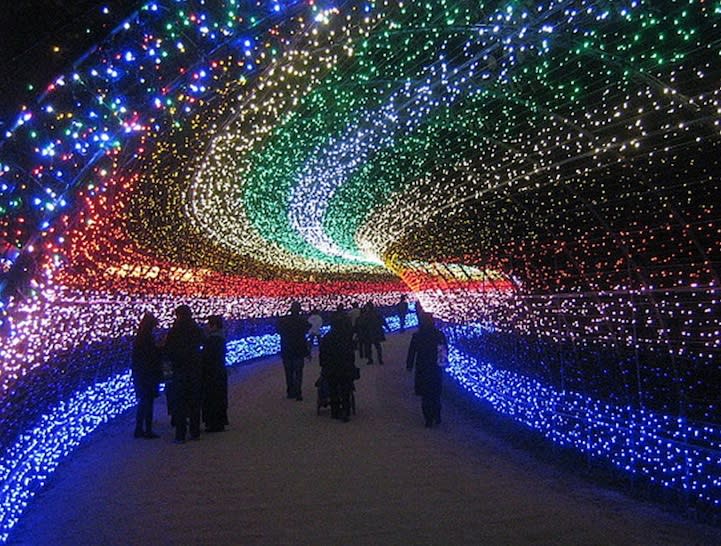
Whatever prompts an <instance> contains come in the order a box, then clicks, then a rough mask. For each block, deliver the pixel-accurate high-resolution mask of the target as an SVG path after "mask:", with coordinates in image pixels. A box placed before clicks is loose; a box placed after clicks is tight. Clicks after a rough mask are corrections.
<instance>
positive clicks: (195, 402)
mask: <svg viewBox="0 0 721 546" xmlns="http://www.w3.org/2000/svg"><path fill="white" fill-rule="evenodd" d="M188 420H189V421H190V430H189V432H190V438H191V439H197V438H199V437H200V389H199V388H198V387H197V386H195V385H194V386H192V387H191V389H190V392H189V396H188Z"/></svg>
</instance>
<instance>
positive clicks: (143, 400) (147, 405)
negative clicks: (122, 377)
mask: <svg viewBox="0 0 721 546" xmlns="http://www.w3.org/2000/svg"><path fill="white" fill-rule="evenodd" d="M157 326H158V319H156V318H155V316H153V314H152V313H145V314H144V315H143V317H142V318H141V319H140V324H139V325H138V331H137V333H136V334H135V339H134V341H133V353H132V368H131V369H132V377H133V387H134V388H135V396H136V398H137V399H138V408H137V410H136V413H135V437H136V438H159V436H158V435H157V434H155V433H154V432H153V401H154V400H155V397H156V396H157V395H158V385H159V384H160V381H161V380H162V376H163V369H162V365H161V359H160V355H161V353H160V349H159V348H158V346H157V344H156V343H155V338H154V337H153V330H155V328H156V327H157Z"/></svg>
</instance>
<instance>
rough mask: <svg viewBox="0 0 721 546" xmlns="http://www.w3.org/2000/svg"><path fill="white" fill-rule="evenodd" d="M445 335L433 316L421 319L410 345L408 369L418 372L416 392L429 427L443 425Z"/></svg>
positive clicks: (446, 344)
mask: <svg viewBox="0 0 721 546" xmlns="http://www.w3.org/2000/svg"><path fill="white" fill-rule="evenodd" d="M447 347H448V341H447V340H446V336H445V335H444V334H443V332H441V331H440V330H439V329H438V328H436V326H435V324H434V323H433V315H431V314H430V313H423V314H422V315H420V316H419V326H418V331H417V332H415V333H414V334H413V336H412V337H411V342H410V345H409V346H408V357H407V359H406V369H407V370H408V371H411V370H412V369H413V368H415V370H416V376H415V393H416V394H417V395H420V396H421V410H422V412H423V418H424V419H425V423H426V427H428V428H430V427H432V426H433V425H434V424H436V425H438V424H440V423H441V391H442V378H443V365H444V364H445V357H444V353H445V352H446V351H447Z"/></svg>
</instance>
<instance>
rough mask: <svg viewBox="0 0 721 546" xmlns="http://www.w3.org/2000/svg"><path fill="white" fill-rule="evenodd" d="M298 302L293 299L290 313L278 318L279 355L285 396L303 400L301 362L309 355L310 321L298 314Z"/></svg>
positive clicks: (299, 308) (299, 309)
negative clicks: (283, 372)
mask: <svg viewBox="0 0 721 546" xmlns="http://www.w3.org/2000/svg"><path fill="white" fill-rule="evenodd" d="M300 311H301V307H300V303H299V302H297V301H294V302H293V303H292V304H291V306H290V313H289V314H288V315H286V316H284V317H281V318H280V319H278V324H277V327H278V334H279V335H280V356H281V358H282V360H283V368H284V369H285V386H286V396H287V397H288V398H290V399H293V398H295V399H296V400H303V390H302V389H303V363H304V360H305V357H307V356H310V351H309V350H308V342H307V341H306V338H305V336H306V334H307V333H308V330H310V323H309V322H308V321H307V320H306V319H305V317H302V316H301V314H300Z"/></svg>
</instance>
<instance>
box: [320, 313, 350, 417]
mask: <svg viewBox="0 0 721 546" xmlns="http://www.w3.org/2000/svg"><path fill="white" fill-rule="evenodd" d="M319 358H320V367H321V374H322V375H323V378H324V379H325V380H326V381H327V382H328V390H329V394H330V411H331V417H333V418H334V419H342V420H343V421H345V422H348V421H349V420H350V412H351V401H350V400H351V392H352V391H353V380H354V379H355V351H354V349H353V329H352V327H351V323H350V320H349V319H348V317H347V316H346V314H345V313H335V314H334V315H333V317H332V318H331V323H330V331H329V332H328V333H327V334H326V335H325V336H323V338H322V339H321V340H320V357H319Z"/></svg>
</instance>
